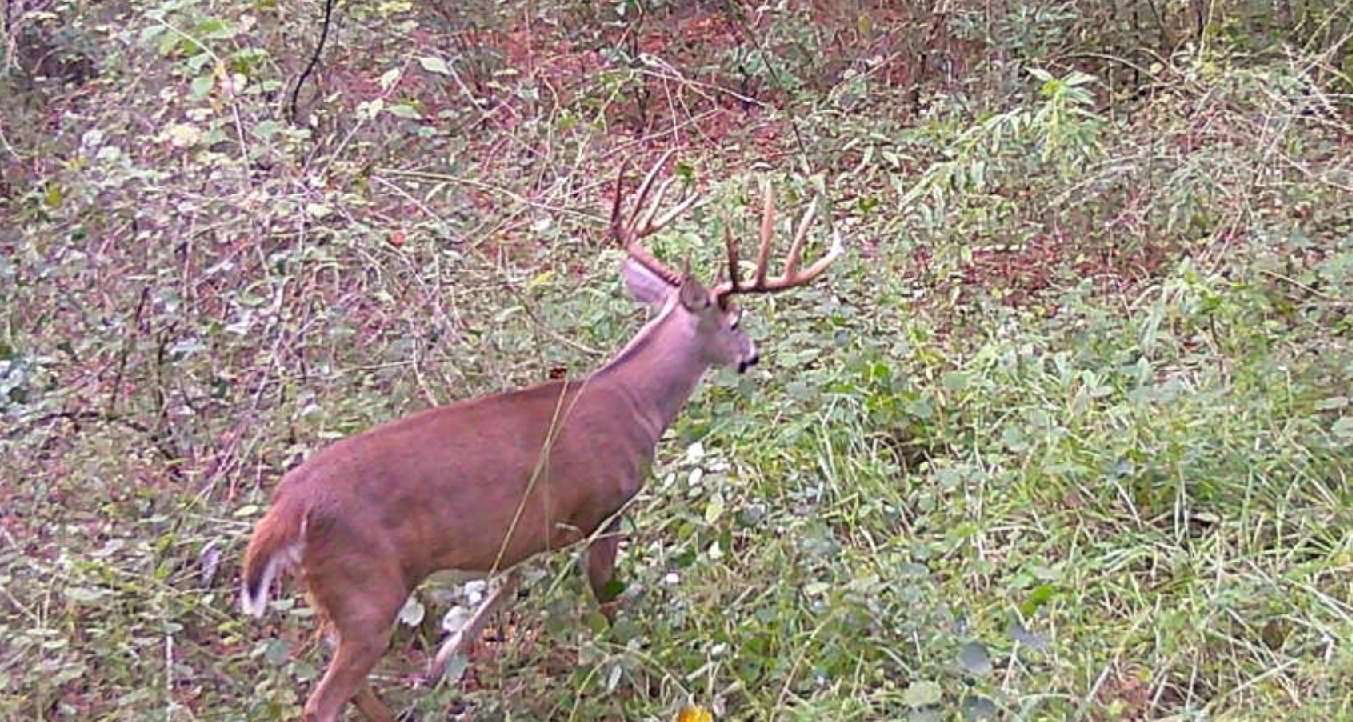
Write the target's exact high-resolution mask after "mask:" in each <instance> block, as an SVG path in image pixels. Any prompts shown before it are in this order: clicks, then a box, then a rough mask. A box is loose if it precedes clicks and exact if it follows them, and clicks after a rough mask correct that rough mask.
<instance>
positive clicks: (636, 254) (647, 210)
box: [611, 150, 700, 285]
mask: <svg viewBox="0 0 1353 722" xmlns="http://www.w3.org/2000/svg"><path fill="white" fill-rule="evenodd" d="M673 152H674V151H671V150H669V151H667V152H665V153H663V154H662V157H661V158H659V159H658V162H657V163H655V164H653V167H652V168H650V169H649V171H648V173H647V174H645V176H644V180H643V182H642V183H641V184H640V185H639V190H638V193H637V194H636V197H635V200H634V206H633V208H632V209H631V210H630V212H629V213H628V215H627V216H626V214H625V213H624V210H623V206H624V180H625V171H626V170H627V169H628V168H629V160H628V159H625V160H624V161H622V162H621V164H620V173H619V175H617V176H616V180H615V199H614V201H613V204H612V206H611V235H612V236H614V237H615V239H616V241H617V242H618V243H619V244H620V245H621V246H622V247H624V249H625V252H626V253H628V254H629V256H630V258H631V259H633V260H634V261H636V262H638V263H639V264H640V265H642V266H644V267H645V268H647V269H648V270H649V271H652V272H653V273H654V274H656V275H657V276H659V277H660V278H662V279H663V280H665V281H667V282H668V283H670V284H672V285H678V284H680V283H681V280H682V278H683V274H681V273H678V272H677V271H675V270H673V269H672V268H670V267H669V266H667V265H666V264H664V263H663V262H662V261H659V260H658V259H657V257H656V256H654V255H653V254H652V252H650V251H649V250H648V249H647V248H645V247H644V246H643V244H641V243H639V239H640V238H643V237H644V236H647V235H649V234H651V233H653V232H655V231H657V230H658V229H659V228H662V227H663V226H665V225H667V224H668V223H669V222H670V221H671V220H672V219H673V218H675V217H676V216H677V215H678V214H679V213H682V212H683V211H685V210H687V209H689V208H690V207H691V206H693V205H695V203H696V202H697V201H699V200H700V198H699V196H698V195H695V194H691V195H690V196H689V197H687V198H685V199H683V200H682V201H681V202H680V203H678V204H677V206H676V207H675V208H673V209H671V210H670V211H668V212H666V213H663V214H662V215H661V216H658V218H657V220H654V216H657V214H658V210H659V208H661V204H662V199H663V196H664V195H665V194H666V192H667V189H668V188H669V187H671V185H672V183H673V181H674V180H675V178H668V179H666V180H665V181H663V182H662V183H660V184H659V185H658V189H657V192H656V193H655V194H653V198H652V201H651V202H649V195H650V194H651V193H653V183H654V181H655V180H657V177H658V173H659V172H660V171H661V170H662V168H663V166H664V165H666V164H667V160H668V159H669V158H671V157H672V153H673Z"/></svg>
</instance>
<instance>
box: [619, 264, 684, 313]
mask: <svg viewBox="0 0 1353 722" xmlns="http://www.w3.org/2000/svg"><path fill="white" fill-rule="evenodd" d="M620 275H621V276H622V277H624V279H625V287H626V288H628V289H629V292H630V296H632V297H633V298H634V300H636V301H638V302H639V303H646V304H648V305H650V306H657V305H661V304H662V303H663V302H664V301H666V300H667V296H668V294H670V293H671V292H672V286H671V284H669V283H667V281H665V280H663V279H662V278H660V277H658V276H657V275H656V274H654V273H653V272H652V271H650V270H648V269H647V268H645V267H644V264H642V263H639V262H637V261H635V260H634V259H632V258H627V259H625V265H623V266H621V267H620Z"/></svg>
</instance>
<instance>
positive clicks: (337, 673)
mask: <svg viewBox="0 0 1353 722" xmlns="http://www.w3.org/2000/svg"><path fill="white" fill-rule="evenodd" d="M393 576H394V575H380V574H365V575H354V574H353V570H351V569H349V570H346V571H345V572H344V573H343V574H342V575H341V576H340V575H335V577H334V578H333V581H332V582H330V583H329V584H326V583H325V581H324V577H318V575H308V578H307V583H308V585H309V586H310V589H311V597H312V598H313V599H314V601H315V604H316V606H317V607H318V608H319V610H320V612H321V614H322V616H324V617H325V618H326V619H327V620H328V623H329V625H330V636H331V639H332V640H333V642H334V645H335V649H334V654H333V659H331V660H330V661H329V668H328V670H326V671H325V673H324V677H323V678H322V679H321V680H320V682H319V684H318V685H316V686H315V689H314V691H313V692H311V694H310V698H309V699H307V700H306V701H305V712H304V714H303V717H302V719H303V720H304V722H336V720H338V715H339V713H340V712H341V711H342V709H343V705H344V704H346V703H347V702H348V701H352V702H353V703H355V704H356V706H357V709H358V710H359V711H361V713H362V716H364V717H365V718H366V719H367V720H369V721H370V722H395V717H394V715H393V714H391V713H390V709H389V708H388V707H386V706H385V704H384V703H382V702H381V701H380V700H379V699H378V698H377V697H376V694H375V693H374V692H373V691H371V688H370V686H368V685H367V681H366V678H367V674H368V673H370V672H371V668H372V667H374V666H376V662H377V661H379V660H380V658H381V656H382V655H384V654H385V649H386V647H387V646H388V645H389V644H390V635H391V632H392V631H393V630H392V626H393V624H394V620H395V616H396V615H397V614H399V609H400V607H402V606H403V605H404V600H405V598H406V597H407V596H408V593H407V591H406V587H405V585H404V581H403V579H398V578H392V577H393ZM317 577H318V578H317ZM354 579H360V580H361V582H360V583H359V584H352V583H351V582H352V580H354Z"/></svg>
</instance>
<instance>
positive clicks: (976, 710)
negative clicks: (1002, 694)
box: [963, 696, 996, 722]
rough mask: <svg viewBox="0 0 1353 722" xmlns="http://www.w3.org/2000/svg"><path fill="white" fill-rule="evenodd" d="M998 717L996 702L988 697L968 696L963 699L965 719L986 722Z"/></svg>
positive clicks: (972, 721)
mask: <svg viewBox="0 0 1353 722" xmlns="http://www.w3.org/2000/svg"><path fill="white" fill-rule="evenodd" d="M995 718H996V704H995V703H994V702H992V701H991V700H989V699H987V698H986V697H976V696H974V697H968V698H966V699H964V700H963V719H965V720H967V721H968V722H984V721H985V720H989V719H995Z"/></svg>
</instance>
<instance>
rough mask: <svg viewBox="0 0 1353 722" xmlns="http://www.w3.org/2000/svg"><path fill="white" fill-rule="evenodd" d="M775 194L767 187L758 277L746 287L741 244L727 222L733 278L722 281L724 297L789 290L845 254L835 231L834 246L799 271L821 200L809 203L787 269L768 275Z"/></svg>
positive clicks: (719, 290)
mask: <svg viewBox="0 0 1353 722" xmlns="http://www.w3.org/2000/svg"><path fill="white" fill-rule="evenodd" d="M771 201H772V195H771V192H770V189H769V186H768V187H767V190H766V194H765V201H764V204H763V209H762V215H761V247H760V249H759V250H758V252H757V264H756V278H755V280H754V282H753V283H752V284H751V285H748V286H743V285H741V284H740V283H739V282H738V277H737V259H738V256H737V245H736V244H735V243H734V242H733V238H732V235H731V232H730V231H729V230H728V224H727V223H725V226H724V232H725V238H724V242H725V243H726V244H727V246H728V258H729V275H730V276H731V278H730V280H729V281H727V282H725V283H721V284H719V285H718V286H717V287H716V288H715V290H714V293H715V295H716V296H718V297H720V298H721V299H722V298H723V297H724V296H728V295H732V294H736V293H772V292H775V291H783V290H785V289H789V288H794V287H797V286H803V285H807V284H808V283H811V282H812V281H813V280H814V279H816V278H817V277H818V276H820V275H822V273H823V271H826V270H827V267H828V266H830V265H832V264H833V263H835V262H836V259H837V258H839V257H840V256H841V254H843V253H845V250H846V247H845V242H844V241H843V240H842V238H841V234H840V233H839V232H833V233H832V246H831V248H830V249H828V250H827V253H826V254H824V255H823V256H822V257H821V258H819V259H817V261H815V262H814V263H813V264H812V265H810V266H809V267H808V268H807V269H806V270H803V271H800V270H799V263H800V262H801V261H802V259H803V247H804V245H805V244H806V243H807V240H808V227H809V225H810V224H811V223H812V222H813V219H814V218H815V217H816V215H817V202H816V200H814V202H813V203H811V204H809V206H808V210H807V211H805V212H804V214H803V217H802V218H801V219H800V220H799V223H798V228H797V229H794V230H795V233H794V241H793V245H792V246H791V247H790V249H789V255H788V257H787V258H786V261H785V271H784V273H783V274H781V275H780V276H778V277H776V278H767V277H766V275H767V273H766V271H767V266H768V265H769V262H770V258H769V256H770V246H771V241H772V239H773V237H774V235H775V216H774V213H775V211H774V206H773V204H772V202H771Z"/></svg>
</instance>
